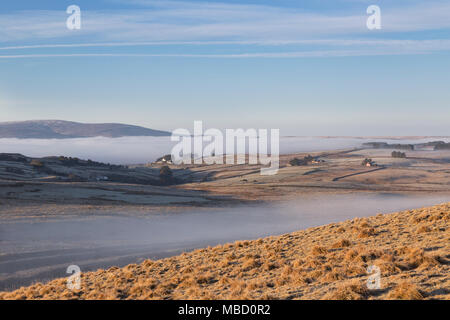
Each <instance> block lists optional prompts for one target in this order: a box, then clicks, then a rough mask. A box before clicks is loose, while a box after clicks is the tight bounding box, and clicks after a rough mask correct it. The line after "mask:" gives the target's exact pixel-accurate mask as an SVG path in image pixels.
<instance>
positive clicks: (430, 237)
mask: <svg viewBox="0 0 450 320" xmlns="http://www.w3.org/2000/svg"><path fill="white" fill-rule="evenodd" d="M449 227H450V203H447V204H442V205H438V206H435V207H430V208H423V209H418V210H410V211H404V212H398V213H393V214H388V215H381V214H379V215H377V216H374V217H370V218H364V219H353V220H351V221H345V222H341V223H335V224H330V225H326V226H322V227H316V228H310V229H307V230H304V231H298V232H294V233H291V234H286V235H282V236H277V237H268V238H264V239H258V240H254V241H239V242H236V243H230V244H225V245H222V246H217V247H213V248H206V249H200V250H196V251H193V252H189V253H184V254H182V255H179V256H175V257H171V258H167V259H163V260H158V261H150V260H147V261H144V262H143V263H142V264H139V265H136V264H132V265H128V266H126V267H124V268H116V267H112V268H109V269H108V270H98V271H96V272H88V273H84V274H83V275H82V286H81V289H80V290H77V291H70V290H68V289H67V288H66V279H57V280H54V281H51V282H49V283H48V284H35V285H33V286H30V287H26V288H21V289H19V290H16V291H13V292H3V293H0V299H449V298H450V228H449ZM371 265H375V266H378V267H379V268H380V270H381V289H378V290H369V289H367V286H366V281H367V278H368V274H367V268H368V267H369V266H371Z"/></svg>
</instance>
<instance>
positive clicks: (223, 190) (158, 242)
mask: <svg viewBox="0 0 450 320" xmlns="http://www.w3.org/2000/svg"><path fill="white" fill-rule="evenodd" d="M395 150H398V149H395ZM392 151H394V150H393V149H389V148H369V147H367V148H365V149H346V150H334V151H328V152H316V153H311V154H310V155H311V157H309V154H306V153H299V154H290V155H282V156H281V157H280V169H279V171H278V174H276V175H272V176H262V175H260V169H261V168H260V166H258V165H248V164H242V165H228V164H223V165H178V166H177V165H173V164H170V163H161V162H158V163H151V164H143V165H135V166H118V165H110V164H105V163H99V162H95V161H90V160H80V159H77V158H67V157H46V158H30V157H26V156H23V155H18V154H0V204H1V206H0V234H1V238H0V244H1V247H2V251H1V252H0V290H7V291H11V290H14V289H17V288H19V287H20V286H24V285H30V284H32V283H35V282H36V281H43V282H48V281H50V280H51V279H55V278H59V277H63V276H64V275H65V274H66V268H67V266H68V265H70V264H77V265H80V266H81V268H82V270H83V271H93V270H97V269H98V268H107V267H110V266H119V267H120V266H125V265H127V264H129V263H136V262H140V261H143V260H144V259H148V258H151V259H155V260H156V259H161V258H165V257H169V256H173V255H176V254H179V253H182V252H184V251H189V250H193V249H195V248H201V247H206V246H208V245H216V244H220V243H225V242H230V241H234V240H238V239H256V238H258V237H265V236H267V235H277V234H282V233H286V232H291V231H294V230H299V229H304V228H308V227H311V226H318V225H323V224H328V223H330V222H336V221H343V220H345V219H349V218H353V217H356V216H358V217H363V216H367V215H373V214H376V213H378V212H392V211H398V210H404V209H406V208H408V209H409V208H411V209H412V208H415V207H422V206H429V205H434V204H438V203H442V202H448V201H450V151H449V150H432V149H430V148H423V149H420V150H403V149H401V150H400V151H401V152H400V151H399V152H400V153H404V155H403V156H402V157H399V158H394V157H392ZM305 157H306V158H307V159H310V160H312V161H307V162H304V161H303V160H304V159H305ZM295 159H297V160H295ZM365 159H370V165H367V164H365V165H362V164H363V161H364V160H365ZM294 160H295V161H294ZM366 162H367V161H366ZM166 166H168V167H169V169H170V170H169V171H170V174H169V175H162V174H161V172H162V168H164V167H166ZM166 172H167V170H166ZM366 195H367V196H366ZM369 195H370V196H369ZM372 195H375V196H374V197H372ZM398 199H399V200H398ZM396 202H399V203H401V204H396ZM327 203H329V206H326V204H327ZM389 203H391V204H389ZM384 204H385V205H384ZM406 204H408V205H406ZM333 206H334V207H333ZM314 208H316V209H314ZM243 213H245V215H244V214H243ZM125 218H126V219H125ZM405 227H406V226H405ZM411 234H413V233H411ZM430 235H440V233H432V234H430ZM331 239H332V238H330V241H331ZM413 240H414V239H411V241H413ZM435 240H436V243H438V242H439V241H442V239H438V238H437V239H435ZM267 241H268V240H267ZM311 241H314V242H317V241H318V240H314V239H311ZM386 241H388V240H386ZM399 245H400V244H399ZM441 245H442V243H441ZM386 247H388V245H386ZM305 248H307V247H305ZM236 279H237V278H236ZM345 279H347V278H345ZM269 291H270V290H269ZM283 297H284V296H283Z"/></svg>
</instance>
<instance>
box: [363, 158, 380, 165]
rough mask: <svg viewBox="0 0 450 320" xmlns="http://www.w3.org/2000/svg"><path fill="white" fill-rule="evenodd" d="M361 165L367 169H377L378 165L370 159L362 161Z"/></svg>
mask: <svg viewBox="0 0 450 320" xmlns="http://www.w3.org/2000/svg"><path fill="white" fill-rule="evenodd" d="M361 165H363V166H365V167H376V166H377V164H376V163H375V161H373V160H372V159H370V158H366V159H364V160H363V161H362V163H361Z"/></svg>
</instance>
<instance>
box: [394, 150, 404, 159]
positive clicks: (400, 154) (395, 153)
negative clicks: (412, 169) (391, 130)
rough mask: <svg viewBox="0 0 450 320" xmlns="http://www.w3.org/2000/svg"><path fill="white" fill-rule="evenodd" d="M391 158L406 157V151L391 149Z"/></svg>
mask: <svg viewBox="0 0 450 320" xmlns="http://www.w3.org/2000/svg"><path fill="white" fill-rule="evenodd" d="M391 155H392V158H406V153H404V152H401V151H392V154H391Z"/></svg>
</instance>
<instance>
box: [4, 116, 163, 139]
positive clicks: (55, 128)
mask: <svg viewBox="0 0 450 320" xmlns="http://www.w3.org/2000/svg"><path fill="white" fill-rule="evenodd" d="M169 135H171V133H170V132H167V131H159V130H153V129H148V128H144V127H139V126H133V125H128V124H121V123H79V122H72V121H62V120H33V121H20V122H0V138H19V139H30V138H33V139H68V138H89V137H109V138H117V137H127V136H154V137H160V136H169Z"/></svg>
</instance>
